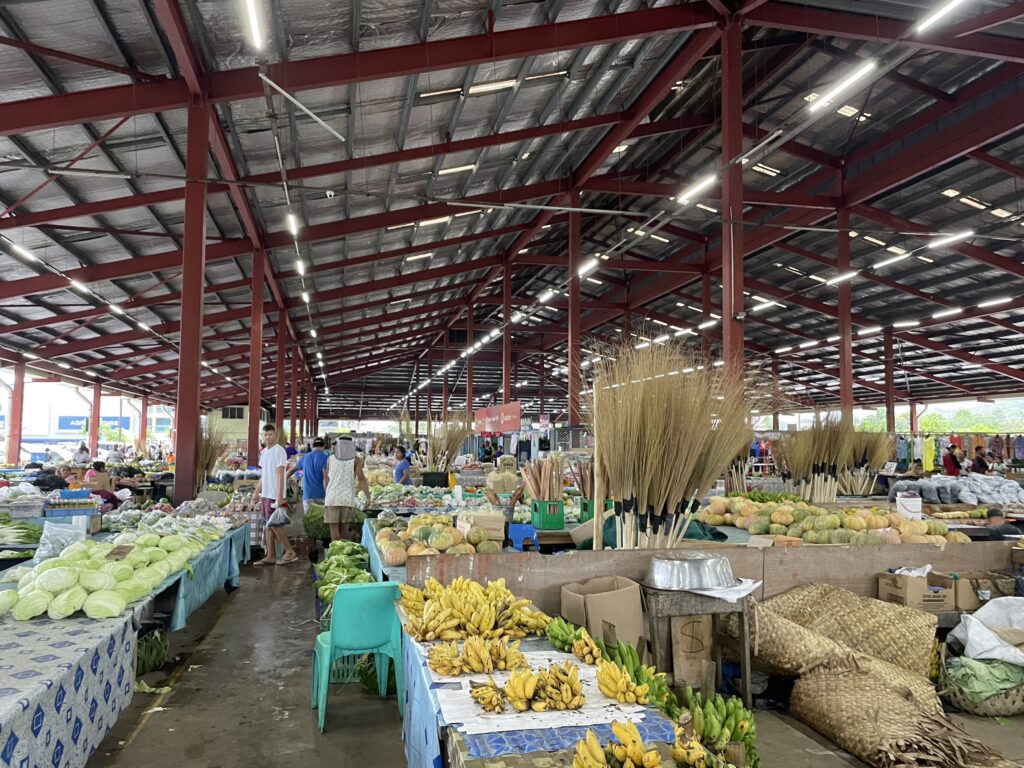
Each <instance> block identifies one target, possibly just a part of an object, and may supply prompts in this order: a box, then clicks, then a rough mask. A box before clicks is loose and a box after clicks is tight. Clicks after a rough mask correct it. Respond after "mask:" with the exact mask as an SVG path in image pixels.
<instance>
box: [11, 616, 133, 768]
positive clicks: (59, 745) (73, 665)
mask: <svg viewBox="0 0 1024 768" xmlns="http://www.w3.org/2000/svg"><path fill="white" fill-rule="evenodd" d="M132 624H133V614H132V613H131V612H126V613H124V614H122V615H121V616H119V617H117V618H116V619H106V620H101V621H94V620H92V619H88V618H79V619H64V620H61V621H51V620H49V619H45V618H43V619H33V620H32V621H29V622H15V621H13V620H9V621H6V622H4V623H2V624H0V765H4V766H26V767H31V768H34V767H35V766H44V765H47V766H48V765H52V766H57V768H78V767H79V766H84V765H85V762H86V760H88V759H89V756H90V755H92V753H93V752H94V751H95V750H96V747H98V746H99V744H100V742H101V741H102V740H103V737H104V736H105V735H106V733H107V731H109V730H110V728H111V727H112V726H113V725H114V722H115V721H116V720H117V717H118V715H119V714H120V713H121V710H123V709H124V708H125V707H126V706H128V704H129V702H130V701H131V699H132V692H133V690H134V687H135V646H136V639H137V636H136V632H135V628H134V627H133V625H132Z"/></svg>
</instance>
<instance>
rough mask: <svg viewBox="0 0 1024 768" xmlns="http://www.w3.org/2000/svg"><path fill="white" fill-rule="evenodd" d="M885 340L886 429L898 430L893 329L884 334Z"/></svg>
mask: <svg viewBox="0 0 1024 768" xmlns="http://www.w3.org/2000/svg"><path fill="white" fill-rule="evenodd" d="M882 338H883V340H884V342H885V348H884V349H885V351H884V357H885V431H886V432H895V431H896V360H895V356H894V352H893V343H892V330H891V329H888V328H887V329H886V330H885V331H884V333H883V335H882Z"/></svg>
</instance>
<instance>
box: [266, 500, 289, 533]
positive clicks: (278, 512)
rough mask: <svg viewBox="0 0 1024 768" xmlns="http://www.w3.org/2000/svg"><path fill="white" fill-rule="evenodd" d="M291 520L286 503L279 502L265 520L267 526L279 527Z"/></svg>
mask: <svg viewBox="0 0 1024 768" xmlns="http://www.w3.org/2000/svg"><path fill="white" fill-rule="evenodd" d="M291 521H292V519H291V518H290V517H288V505H287V504H281V505H279V506H277V507H275V509H274V512H273V514H271V515H270V519H269V520H267V528H280V527H281V526H283V525H288V524H289V523H290V522H291Z"/></svg>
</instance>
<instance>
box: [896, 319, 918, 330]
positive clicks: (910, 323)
mask: <svg viewBox="0 0 1024 768" xmlns="http://www.w3.org/2000/svg"><path fill="white" fill-rule="evenodd" d="M920 324H921V321H920V320H900V321H899V322H898V323H893V324H892V327H893V328H914V327H916V326H918V325H920Z"/></svg>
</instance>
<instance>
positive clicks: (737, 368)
mask: <svg viewBox="0 0 1024 768" xmlns="http://www.w3.org/2000/svg"><path fill="white" fill-rule="evenodd" d="M741 32H742V25H741V22H740V19H739V18H738V17H731V18H730V19H729V20H728V21H727V22H726V25H725V29H724V31H723V33H722V42H721V47H722V168H723V170H722V360H724V361H725V370H726V371H727V372H728V373H729V374H730V375H734V376H742V374H743V321H742V320H737V319H736V315H738V314H739V313H741V312H743V311H744V309H743V224H742V221H743V166H742V165H740V164H739V163H733V162H732V161H734V160H735V159H736V158H737V157H738V156H739V155H741V154H742V153H743V47H742V40H741V36H740V35H741Z"/></svg>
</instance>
